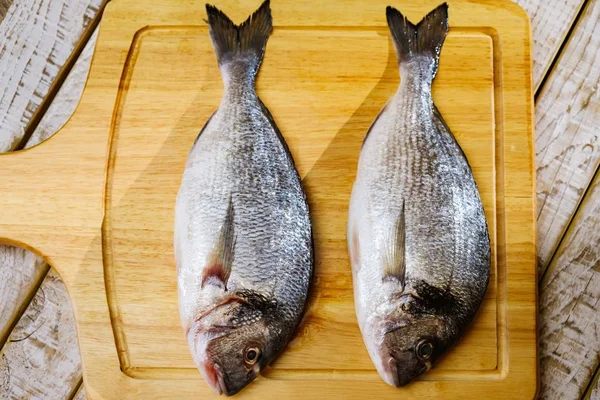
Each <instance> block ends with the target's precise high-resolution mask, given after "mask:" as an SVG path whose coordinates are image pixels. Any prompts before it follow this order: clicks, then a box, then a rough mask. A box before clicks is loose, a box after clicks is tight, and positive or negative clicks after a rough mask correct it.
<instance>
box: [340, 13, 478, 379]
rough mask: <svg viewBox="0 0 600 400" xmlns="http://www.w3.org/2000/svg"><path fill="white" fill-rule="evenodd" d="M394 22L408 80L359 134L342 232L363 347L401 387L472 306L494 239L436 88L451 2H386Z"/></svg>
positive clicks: (448, 339) (439, 350)
mask: <svg viewBox="0 0 600 400" xmlns="http://www.w3.org/2000/svg"><path fill="white" fill-rule="evenodd" d="M387 20H388V25H389V28H390V32H391V34H392V38H393V42H394V45H395V48H396V52H397V55H398V63H399V70H400V76H401V83H400V85H399V87H398V90H397V92H396V93H395V94H394V95H393V96H392V97H391V98H390V99H389V101H388V102H387V104H386V105H385V106H384V108H383V109H382V110H381V112H380V114H379V115H378V116H377V118H376V120H375V121H374V122H373V124H372V125H371V127H370V129H369V132H368V133H367V136H366V138H365V140H364V142H363V147H362V149H361V153H360V159H359V164H358V170H357V176H356V181H355V183H354V186H353V189H352V195H351V201H350V208H349V218H348V227H347V237H348V247H349V253H350V258H351V263H352V274H353V286H354V297H355V308H356V313H357V318H358V322H359V326H360V329H361V333H362V336H363V339H364V342H365V345H366V347H367V350H368V352H369V355H370V357H371V359H372V361H373V363H374V364H375V366H376V368H377V370H378V372H379V374H380V376H381V377H382V378H383V379H384V380H385V381H386V382H387V383H388V384H390V385H393V386H404V385H406V384H408V383H409V382H411V381H412V380H413V379H415V378H416V377H417V376H419V375H421V374H423V373H424V372H426V371H427V370H428V369H429V368H431V366H432V365H433V364H434V363H435V362H436V360H437V359H438V358H439V357H440V356H441V355H442V354H443V353H444V352H445V351H446V350H447V349H448V348H450V347H451V346H452V345H453V344H454V343H455V342H457V340H458V339H459V337H460V336H461V334H462V333H463V332H464V330H465V328H466V326H467V325H468V324H469V323H470V321H471V320H472V319H473V317H474V315H475V314H476V312H477V310H478V308H479V306H480V304H481V302H482V300H483V297H484V294H485V291H486V288H487V285H488V281H489V271H490V242H489V236H488V230H487V223H486V219H485V215H484V210H483V206H482V203H481V199H480V196H479V192H478V189H477V185H476V183H475V180H474V178H473V174H472V171H471V168H470V166H469V164H468V161H467V159H466V157H465V155H464V153H463V151H462V149H461V148H460V146H459V144H458V143H457V141H456V140H455V138H454V136H453V135H452V133H451V131H450V129H449V128H448V126H447V124H446V123H445V122H444V120H443V118H442V116H441V114H440V113H439V111H438V110H437V108H436V106H435V105H434V103H433V99H432V96H431V84H432V82H433V79H434V77H435V74H436V72H437V67H438V62H439V61H438V60H439V53H440V51H441V48H442V44H443V42H444V39H445V36H446V33H447V29H448V7H447V5H446V4H445V3H444V4H442V5H440V6H438V7H437V8H436V9H434V10H433V11H431V12H430V13H429V14H428V15H427V16H426V17H425V18H423V20H422V21H421V22H420V23H419V24H417V25H414V24H412V23H411V22H410V21H408V20H407V19H406V18H405V17H404V16H403V15H402V14H401V13H400V12H399V11H398V10H396V9H394V8H392V7H388V8H387ZM465 117H468V116H465Z"/></svg>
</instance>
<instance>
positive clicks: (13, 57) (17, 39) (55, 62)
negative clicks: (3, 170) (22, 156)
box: [0, 0, 102, 152]
mask: <svg viewBox="0 0 600 400" xmlns="http://www.w3.org/2000/svg"><path fill="white" fill-rule="evenodd" d="M101 3H102V0H77V1H73V0H15V1H14V3H13V4H12V5H11V6H10V8H9V9H8V12H7V14H6V17H5V18H4V20H3V21H2V23H1V24H0V49H2V51H1V52H0V82H2V84H1V87H0V152H2V151H9V150H11V149H14V148H15V146H16V145H17V144H18V143H19V141H20V139H21V137H22V135H23V132H24V130H25V128H26V126H27V124H28V123H29V121H30V119H31V117H32V115H33V113H34V112H35V111H36V109H37V108H38V106H39V105H40V103H41V102H42V101H43V99H44V98H45V97H46V94H47V93H48V90H49V89H50V86H51V85H52V83H53V82H54V80H55V78H56V76H57V75H58V73H59V71H60V69H61V68H62V66H63V65H64V63H65V62H66V61H67V59H68V58H69V56H70V55H71V53H72V51H73V49H74V47H75V46H76V44H77V43H78V42H79V39H80V37H81V34H82V32H83V31H84V29H85V27H86V26H87V25H88V24H89V22H90V21H91V19H92V18H93V17H94V16H95V15H96V13H97V12H98V9H99V7H100V5H101Z"/></svg>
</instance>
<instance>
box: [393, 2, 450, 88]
mask: <svg viewBox="0 0 600 400" xmlns="http://www.w3.org/2000/svg"><path fill="white" fill-rule="evenodd" d="M386 16H387V22H388V26H389V28H390V32H391V34H392V38H393V41H394V46H395V47H396V53H397V54H398V62H399V63H402V62H404V61H408V60H410V59H411V58H413V57H416V56H427V57H432V58H433V59H434V61H435V64H434V69H433V76H434V77H435V74H436V72H437V67H438V62H439V55H440V50H441V48H442V44H443V43H444V40H445V38H446V34H447V33H448V4H447V3H442V4H440V5H439V6H437V7H436V8H435V9H433V10H432V11H431V12H429V14H427V15H426V16H425V17H424V18H423V19H422V20H421V21H420V22H419V23H418V24H417V25H415V24H413V23H412V22H410V21H409V20H408V19H407V18H406V17H405V16H404V15H402V13H401V12H400V11H398V10H397V9H395V8H394V7H391V6H388V7H387V8H386Z"/></svg>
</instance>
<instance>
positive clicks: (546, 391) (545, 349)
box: [540, 174, 600, 399]
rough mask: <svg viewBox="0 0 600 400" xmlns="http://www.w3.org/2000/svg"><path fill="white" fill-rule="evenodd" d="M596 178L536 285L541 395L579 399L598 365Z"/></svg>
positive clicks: (599, 184)
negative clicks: (537, 287) (539, 322)
mask: <svg viewBox="0 0 600 400" xmlns="http://www.w3.org/2000/svg"><path fill="white" fill-rule="evenodd" d="M599 226H600V174H599V175H598V176H597V177H596V179H595V181H594V182H593V184H592V186H591V187H590V189H589V193H588V195H587V196H586V198H585V200H584V202H583V204H582V205H581V208H580V209H579V211H578V212H577V215H576V216H575V218H574V220H573V223H572V224H571V227H570V228H569V231H568V232H567V234H566V235H565V238H564V239H563V242H562V243H561V246H560V248H559V249H558V251H557V255H556V257H555V258H554V260H553V261H552V263H551V264H550V266H549V267H548V271H547V273H546V275H545V276H544V279H543V280H542V282H541V297H540V318H541V324H540V362H541V393H542V394H543V398H546V399H558V398H560V399H578V398H580V397H581V395H582V394H583V391H584V390H585V388H586V387H587V385H588V383H589V382H590V380H591V378H592V376H593V374H594V372H595V371H596V366H597V365H598V362H599V361H600V356H599V355H600V313H599V312H598V310H599V309H600V250H599V248H598V244H599V243H600V230H599V229H598V227H599Z"/></svg>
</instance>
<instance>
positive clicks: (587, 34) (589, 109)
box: [535, 0, 600, 273]
mask: <svg viewBox="0 0 600 400" xmlns="http://www.w3.org/2000/svg"><path fill="white" fill-rule="evenodd" d="M599 21H600V1H598V0H591V1H590V2H589V4H588V5H587V6H586V9H585V10H584V11H583V14H582V17H581V19H580V21H579V24H578V26H577V27H576V29H575V32H574V34H573V36H572V37H571V39H570V40H569V42H568V43H567V45H566V47H565V49H564V52H563V53H562V54H561V56H560V58H559V60H558V63H557V64H556V66H555V69H554V70H553V71H552V72H551V74H550V77H549V78H548V80H547V83H546V85H545V86H544V88H543V89H542V91H541V92H540V95H539V97H538V103H537V107H536V144H535V149H536V165H537V170H536V171H537V198H538V201H537V212H538V216H537V220H538V258H539V268H540V272H541V273H543V272H544V270H545V269H546V266H547V265H548V262H549V261H550V259H551V258H552V255H553V254H554V251H555V249H556V246H557V245H558V242H559V241H560V238H561V237H562V235H563V233H564V231H565V229H566V227H567V225H568V224H569V221H570V220H571V218H572V216H573V213H574V212H575V210H576V209H577V206H578V204H579V203H580V201H581V198H582V196H583V194H584V192H585V189H586V188H587V187H588V185H589V184H590V181H591V179H592V176H593V175H594V173H595V171H596V169H597V168H598V165H599V160H600V135H599V133H598V126H600V97H599V95H598V93H599V92H598V85H599V84H600V81H599V80H600V68H598V65H599V64H600V24H599Z"/></svg>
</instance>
